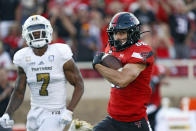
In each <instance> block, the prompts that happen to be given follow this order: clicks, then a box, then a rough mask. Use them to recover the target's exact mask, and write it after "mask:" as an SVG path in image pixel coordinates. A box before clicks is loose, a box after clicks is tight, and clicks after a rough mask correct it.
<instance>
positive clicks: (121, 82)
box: [96, 64, 135, 87]
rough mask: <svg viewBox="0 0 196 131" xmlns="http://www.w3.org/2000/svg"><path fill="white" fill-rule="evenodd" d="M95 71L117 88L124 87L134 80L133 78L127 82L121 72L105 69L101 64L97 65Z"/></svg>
mask: <svg viewBox="0 0 196 131" xmlns="http://www.w3.org/2000/svg"><path fill="white" fill-rule="evenodd" d="M96 69H97V70H98V72H99V73H100V74H101V75H102V76H103V77H104V78H106V79H107V80H108V81H109V82H111V83H112V84H114V85H117V86H119V87H126V86H127V85H128V84H129V83H130V82H131V81H133V80H135V78H134V77H133V78H132V80H128V79H127V78H128V77H126V76H124V75H123V73H122V72H120V71H117V70H113V69H110V68H107V67H105V66H102V65H101V64H97V65H96ZM129 78H130V77H129Z"/></svg>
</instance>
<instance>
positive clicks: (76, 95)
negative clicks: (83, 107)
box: [67, 84, 84, 111]
mask: <svg viewBox="0 0 196 131" xmlns="http://www.w3.org/2000/svg"><path fill="white" fill-rule="evenodd" d="M83 93H84V85H83V84H82V85H78V86H76V87H75V89H74V92H73V95H72V98H71V101H70V103H69V105H68V106H67V109H68V110H71V111H73V110H74V109H75V107H76V106H77V104H78V102H79V101H80V99H81V97H82V95H83Z"/></svg>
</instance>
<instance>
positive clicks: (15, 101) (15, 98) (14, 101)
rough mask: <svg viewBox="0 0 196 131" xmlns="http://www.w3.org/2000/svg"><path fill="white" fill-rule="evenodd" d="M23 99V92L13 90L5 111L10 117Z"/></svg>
mask: <svg viewBox="0 0 196 131" xmlns="http://www.w3.org/2000/svg"><path fill="white" fill-rule="evenodd" d="M23 99H24V94H21V93H19V92H17V91H14V92H13V93H12V96H11V99H10V101H9V104H8V106H7V109H6V111H5V112H6V113H8V114H9V116H10V117H12V116H13V113H14V112H15V110H16V109H18V107H19V106H20V105H21V104H22V101H23Z"/></svg>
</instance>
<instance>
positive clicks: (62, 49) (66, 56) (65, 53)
mask: <svg viewBox="0 0 196 131" xmlns="http://www.w3.org/2000/svg"><path fill="white" fill-rule="evenodd" d="M58 51H59V53H60V56H61V59H62V61H63V62H64V63H65V62H67V61H68V60H70V59H72V56H73V53H72V51H71V48H70V47H69V45H66V44H59V46H58Z"/></svg>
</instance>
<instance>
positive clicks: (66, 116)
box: [60, 109, 73, 126]
mask: <svg viewBox="0 0 196 131" xmlns="http://www.w3.org/2000/svg"><path fill="white" fill-rule="evenodd" d="M72 115H73V112H72V111H70V110H67V109H65V110H63V111H62V112H61V116H60V124H62V125H65V126H66V125H67V124H69V123H71V121H72Z"/></svg>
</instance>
